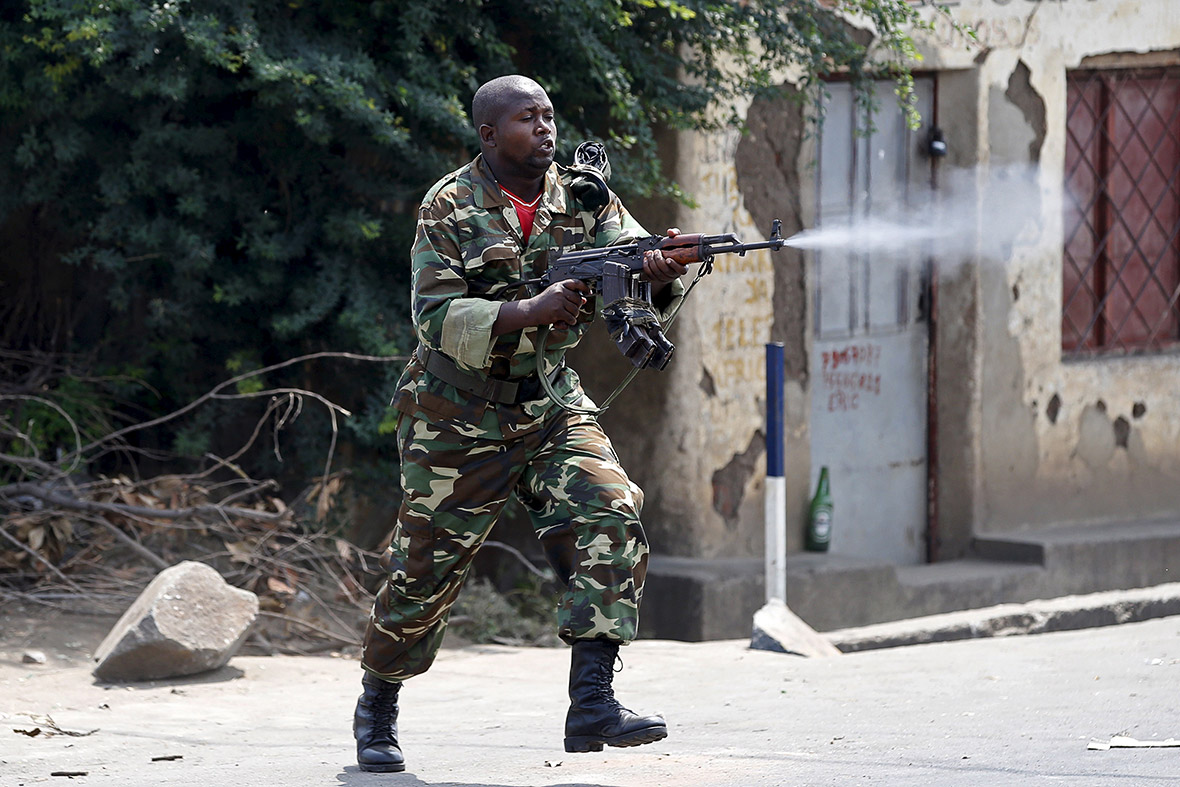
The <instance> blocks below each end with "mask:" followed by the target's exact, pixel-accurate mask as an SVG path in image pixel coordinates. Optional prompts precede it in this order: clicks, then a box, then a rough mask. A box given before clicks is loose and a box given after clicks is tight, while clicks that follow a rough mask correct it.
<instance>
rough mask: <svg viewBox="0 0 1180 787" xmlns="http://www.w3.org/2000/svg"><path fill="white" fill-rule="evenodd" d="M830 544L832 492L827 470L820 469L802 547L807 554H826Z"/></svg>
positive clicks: (824, 468)
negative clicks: (805, 549) (804, 541)
mask: <svg viewBox="0 0 1180 787" xmlns="http://www.w3.org/2000/svg"><path fill="white" fill-rule="evenodd" d="M831 542H832V490H831V489H830V488H829V486H828V468H826V467H821V468H820V471H819V483H817V484H816V486H815V497H813V498H811V513H810V515H809V516H808V517H807V539H806V544H805V545H804V546H805V547H806V548H807V551H809V552H827V551H828V544H830V543H831Z"/></svg>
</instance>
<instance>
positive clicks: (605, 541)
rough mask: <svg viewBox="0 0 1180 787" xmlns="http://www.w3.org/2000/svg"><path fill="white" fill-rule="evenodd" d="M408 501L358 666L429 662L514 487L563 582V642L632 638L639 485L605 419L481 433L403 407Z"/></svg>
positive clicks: (385, 673)
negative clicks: (494, 435)
mask: <svg viewBox="0 0 1180 787" xmlns="http://www.w3.org/2000/svg"><path fill="white" fill-rule="evenodd" d="M398 443H399V447H400V449H401V457H402V469H401V480H402V489H403V494H404V497H403V500H402V506H401V509H400V511H399V512H398V519H397V524H396V526H395V528H394V532H393V537H392V541H391V543H390V545H389V548H388V549H387V550H386V551H385V554H384V555H383V556H382V559H381V562H382V566H383V567H384V568H385V570H386V571H387V572H388V576H387V578H386V581H385V582H384V584H383V585H382V587H381V589H380V591H379V592H378V593H377V597H376V599H375V601H374V603H373V611H372V613H371V615H370V616H369V624H368V628H367V630H366V632H365V642H364V651H363V654H362V664H363V666H364V668H365V669H366V670H368V671H369V672H372V673H374V674H376V675H378V676H379V677H382V678H385V679H387V680H405V679H406V678H409V677H411V676H413V675H419V674H421V673H423V672H425V671H426V670H427V669H429V668H430V665H431V664H432V663H433V662H434V657H435V655H436V654H437V652H438V649H439V647H440V646H441V645H442V639H443V634H444V632H445V630H446V625H447V615H448V613H449V612H450V609H451V606H452V605H453V604H454V603H455V599H456V598H457V597H458V594H459V588H460V586H461V585H462V583H463V579H464V577H465V576H466V575H467V572H468V570H469V569H470V567H471V561H472V559H473V558H474V556H475V553H476V551H477V550H478V549H479V547H480V545H481V544H483V542H484V540H485V539H486V538H487V535H488V533H489V532H490V531H491V529H492V525H494V524H495V522H496V519H497V518H498V517H499V515H500V513H501V512H502V511H503V509H504V505H505V504H506V503H507V501H508V498H509V496H510V495H511V494H513V493H515V494H516V495H517V498H518V499H519V500H520V502H521V503H522V504H523V505H524V507H525V509H526V510H527V511H528V513H529V516H530V518H531V520H532V524H533V528H534V530H535V531H536V534H537V538H538V539H539V540H540V542H541V545H542V548H543V549H544V552H545V556H546V558H547V559H548V560H549V563H550V565H551V566H552V567H553V569H554V571H555V572H556V574H557V577H558V580H559V581H560V582H561V583H562V584H563V585H564V591H563V592H562V594H561V597H560V600H559V601H558V605H557V627H558V635H559V636H560V637H561V638H562V639H563V640H565V641H566V642H571V643H572V642H573V641H575V640H579V639H595V638H605V639H611V640H615V641H617V642H622V643H626V642H629V641H630V640H632V639H633V638H634V637H635V633H636V628H637V626H638V623H639V603H640V599H641V597H642V594H643V580H644V576H645V575H646V573H647V555H648V545H647V538H646V536H645V535H644V533H643V527H642V525H641V524H640V522H639V511H640V508H641V507H642V505H643V493H642V492H641V491H640V489H639V487H638V486H636V485H635V484H633V483H632V482H631V480H630V479H629V478H628V477H627V474H626V472H625V471H624V470H623V468H622V467H621V466H620V465H619V460H618V457H617V456H615V452H614V449H613V447H612V446H611V444H610V440H609V439H608V438H607V436H606V434H605V433H603V431H602V429H601V427H600V426H599V425H598V422H597V421H596V420H595V419H594V418H592V417H589V416H585V415H574V414H569V413H564V412H562V414H561V415H558V416H554V417H552V418H550V419H548V420H547V421H546V424H545V426H543V427H542V428H541V429H539V430H537V431H535V432H532V433H529V434H526V435H522V436H520V437H516V438H513V439H509V440H482V439H479V438H474V437H469V436H464V435H459V434H456V433H454V432H450V431H446V430H443V429H439V428H437V427H434V426H432V425H431V424H430V423H429V422H427V421H422V420H419V419H416V418H413V417H411V416H408V415H402V416H401V419H400V421H399V423H398Z"/></svg>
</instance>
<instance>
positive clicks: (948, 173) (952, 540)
mask: <svg viewBox="0 0 1180 787" xmlns="http://www.w3.org/2000/svg"><path fill="white" fill-rule="evenodd" d="M950 5H951V7H952V12H953V13H954V14H955V16H957V17H958V18H959V19H960V20H962V21H964V22H966V23H967V24H969V25H971V26H972V27H974V28H975V29H976V30H977V31H978V33H979V45H971V46H968V45H966V44H965V42H964V41H963V40H962V39H961V38H959V36H958V34H956V33H955V32H954V31H953V30H951V29H950V28H949V27H948V26H947V25H945V24H943V23H941V22H939V23H938V24H937V25H936V32H935V34H934V35H932V36H930V37H928V39H927V40H925V41H924V42H923V49H924V54H925V56H926V61H925V63H924V67H925V68H928V69H929V70H930V71H932V72H934V73H936V74H937V76H938V105H939V111H938V115H939V117H938V122H939V125H940V126H941V127H942V128H943V130H944V131H945V133H946V137H947V140H948V143H949V146H950V154H949V156H948V157H947V159H945V160H944V162H943V163H942V164H941V165H940V175H939V177H940V178H941V179H943V182H942V183H941V186H942V188H943V190H944V191H945V192H946V193H947V194H948V196H949V198H951V199H953V200H954V201H955V204H956V206H962V205H963V204H964V201H963V197H964V194H968V195H974V197H973V199H974V202H970V200H969V201H968V202H969V205H968V212H969V214H970V215H969V216H968V221H967V222H966V224H967V226H968V228H969V231H970V232H971V233H974V234H975V235H977V236H978V237H977V238H976V243H975V245H974V246H972V244H971V243H966V244H964V243H961V242H960V243H956V244H955V245H954V248H953V249H951V250H949V251H947V252H946V253H945V254H943V255H942V256H941V258H940V260H939V267H938V270H937V273H936V275H937V322H936V324H935V326H934V330H933V335H932V339H933V342H934V359H935V377H936V384H935V400H934V402H933V407H934V411H933V412H934V419H933V420H934V422H935V423H936V425H937V426H936V428H937V440H936V443H935V448H936V453H935V455H933V456H932V457H931V459H932V461H933V462H934V467H935V471H936V475H937V479H938V483H937V495H936V499H935V504H936V505H935V509H936V511H937V517H938V527H939V533H940V548H939V552H938V557H939V559H951V558H955V557H960V556H962V555H964V554H965V553H966V552H967V550H968V549H969V547H970V543H971V539H972V537H973V536H974V535H976V534H981V533H988V532H1003V531H1012V530H1017V529H1021V528H1025V527H1046V526H1051V525H1055V524H1063V523H1079V522H1082V523H1085V522H1101V521H1109V520H1112V519H1117V518H1140V517H1151V516H1157V515H1166V514H1172V515H1175V514H1177V513H1180V399H1177V397H1175V395H1174V393H1173V391H1174V390H1176V388H1177V387H1178V385H1180V356H1177V355H1176V354H1163V355H1154V356H1142V357H1133V358H1122V359H1099V360H1087V361H1069V362H1066V361H1063V360H1062V358H1061V349H1060V348H1061V326H1060V322H1061V298H1062V295H1061V288H1062V277H1061V265H1062V256H1061V255H1062V224H1063V222H1062V209H1061V204H1062V201H1061V197H1062V194H1061V189H1062V185H1061V184H1062V182H1063V177H1064V173H1063V168H1064V151H1065V117H1064V108H1065V100H1066V95H1065V90H1066V82H1065V75H1066V70H1067V69H1070V68H1075V67H1079V66H1082V65H1090V64H1095V63H1102V62H1109V61H1110V59H1111V58H1121V59H1123V60H1124V61H1126V60H1127V59H1128V58H1130V59H1131V60H1132V61H1133V62H1135V63H1138V64H1144V65H1150V64H1154V63H1158V62H1180V56H1178V55H1177V54H1176V52H1177V51H1178V50H1180V3H1176V2H1165V1H1164V0H1158V1H1148V2H1132V1H1131V0H1126V1H1120V0H1040V1H1038V0H1020V1H1019V2H1016V0H960V2H957V3H956V2H952V3H950ZM1144 58H1151V60H1150V62H1148V61H1146V60H1144ZM746 118H747V124H748V127H749V128H748V131H747V133H746V134H745V135H742V134H739V133H738V132H737V131H730V132H725V133H719V134H712V135H697V134H683V135H677V136H675V137H670V138H669V139H668V140H667V141H666V145H665V149H666V152H667V154H668V155H667V157H666V160H667V162H668V175H669V177H673V178H675V179H676V180H677V181H679V182H680V183H682V184H683V185H685V186H686V188H687V189H688V190H689V192H690V193H692V194H693V195H694V197H695V198H696V199H697V200H698V202H699V206H698V207H696V208H694V209H686V208H683V207H676V206H671V205H667V204H664V205H659V206H640V208H641V218H642V219H643V220H644V221H645V222H646V223H647V225H648V226H649V228H650V229H652V230H653V231H662V230H663V229H665V228H666V226H672V225H675V226H680V227H681V228H683V229H685V230H686V231H690V232H691V231H703V232H721V231H735V232H737V234H739V235H740V236H741V237H742V238H743V239H747V240H752V239H761V238H764V237H765V236H766V233H767V230H768V227H769V222H770V220H771V219H772V218H781V219H783V221H784V232H785V233H786V234H788V235H789V234H791V233H792V232H795V231H797V230H798V229H801V228H803V227H807V226H810V222H811V218H812V217H813V215H814V206H813V205H812V202H813V194H814V190H815V182H814V170H813V169H811V167H810V162H811V160H812V158H813V151H812V150H811V147H810V140H809V139H808V137H807V135H806V132H807V127H806V124H805V122H804V120H803V119H802V116H801V109H800V107H799V105H796V104H794V103H792V102H790V101H786V100H779V101H764V100H759V101H756V102H754V103H752V104H751V105H750V106H749V107H748V112H747V114H746ZM1013 178H1015V179H1016V180H1015V181H1012V180H1009V181H1008V182H1007V183H1006V182H1005V179H1013ZM1022 178H1028V179H1031V189H1030V187H1029V186H1030V184H1029V183H1028V182H1026V181H1025V180H1022ZM1009 188H1011V189H1019V190H1021V191H1022V192H1024V193H1027V192H1029V191H1031V192H1032V193H1033V194H1034V195H1035V198H1034V199H1033V200H1032V201H1031V202H1029V203H1028V204H1025V205H1021V207H1020V209H1021V211H1022V212H1021V213H1020V214H1019V215H1018V216H1017V217H1016V218H1017V219H1018V220H1017V221H1014V222H1012V221H1010V222H1009V223H1008V224H1007V225H1006V226H1005V232H1004V233H1001V236H997V235H996V233H994V232H992V231H991V225H990V224H989V221H991V220H992V219H993V218H994V214H995V213H997V212H998V211H1002V210H1003V209H1005V208H1008V209H1011V205H1008V204H1006V203H1007V202H1008V199H1007V191H1006V189H1009ZM807 273H808V271H807V269H806V267H805V265H804V261H803V258H802V255H800V254H798V253H796V252H794V251H790V250H785V251H784V252H782V253H779V254H776V255H774V256H773V257H772V256H771V255H770V254H769V253H768V252H760V253H756V254H752V255H750V256H748V257H746V258H737V257H730V258H725V259H719V260H718V264H717V266H716V270H715V272H714V273H713V274H712V276H710V277H708V278H706V279H705V280H704V281H702V282H701V284H700V286H699V288H698V290H697V291H696V292H695V293H694V295H693V297H692V299H691V300H690V302H689V303H688V304H687V305H686V307H685V308H684V310H683V311H682V313H681V317H680V320H679V323H678V324H677V325H676V326H675V328H674V329H673V330H672V332H671V336H672V338H673V340H674V341H675V342H676V344H677V347H678V349H677V356H676V358H675V360H674V361H673V363H672V365H671V366H670V367H669V368H668V370H666V371H665V372H663V373H659V374H656V373H645V374H644V375H643V376H641V377H640V379H639V380H637V381H636V382H635V383H634V384H633V385H632V387H631V389H630V390H629V391H628V392H627V393H626V394H625V395H624V396H623V397H622V398H621V399H620V400H619V402H618V403H617V404H616V405H615V406H614V408H613V409H612V410H611V411H610V412H609V413H608V414H607V415H606V416H604V418H603V421H604V423H605V425H606V427H607V430H608V432H609V433H610V434H611V435H612V437H613V438H614V439H615V441H616V445H617V446H618V448H619V452H620V454H621V455H622V456H623V459H624V462H625V463H626V464H627V466H628V467H629V469H630V470H631V472H632V474H633V475H634V476H635V478H636V480H638V481H639V482H640V483H641V485H642V486H643V487H644V489H645V492H646V495H647V508H646V512H645V522H646V523H647V526H648V530H649V534H650V535H651V540H652V542H653V546H654V547H655V549H656V550H657V551H658V552H659V553H661V554H664V555H678V556H685V557H694V558H713V557H745V556H750V557H753V556H759V555H761V552H762V544H763V533H762V530H763V522H762V518H763V499H762V495H763V491H762V484H761V478H762V476H763V474H764V472H765V456H764V449H763V441H764V434H763V431H762V430H763V429H764V411H763V408H764V395H765V390H764V389H765V381H764V379H765V378H764V370H763V345H764V343H765V342H767V341H770V340H777V341H782V342H784V344H785V346H786V350H787V359H788V360H787V397H786V403H787V478H788V485H789V486H788V509H789V512H790V519H789V521H788V533H789V535H788V539H789V540H788V547H789V548H790V549H791V550H796V549H798V548H800V547H801V534H802V529H803V527H802V526H803V517H804V511H805V506H806V500H807V497H808V493H809V490H808V489H807V488H806V479H807V478H808V477H809V473H810V456H809V447H808V444H809V431H808V412H809V409H810V399H809V397H810V389H809V370H808V368H807V358H808V347H809V343H810V340H811V339H810V330H809V317H808V314H809V310H810V305H809V292H808V286H807V282H808V279H807ZM575 365H576V366H578V368H580V369H584V370H586V374H584V376H586V377H588V378H589V380H590V382H591V384H592V385H593V390H594V392H595V393H596V394H599V395H604V394H605V393H606V392H607V391H608V390H609V389H610V387H612V386H613V384H614V382H615V381H617V380H618V379H620V378H621V376H622V375H623V374H624V373H625V372H626V365H625V363H624V362H622V361H621V359H619V358H618V357H617V353H616V351H615V350H614V348H613V346H612V345H611V344H610V343H609V341H608V340H607V339H606V337H605V335H602V336H600V337H599V339H598V340H592V341H588V342H585V343H584V344H583V348H580V349H579V355H578V356H577V357H576V359H575Z"/></svg>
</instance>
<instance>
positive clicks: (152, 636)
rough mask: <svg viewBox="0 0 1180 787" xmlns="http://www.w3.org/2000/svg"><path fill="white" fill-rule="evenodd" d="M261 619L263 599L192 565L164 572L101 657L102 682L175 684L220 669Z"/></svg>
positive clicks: (112, 634) (96, 671)
mask: <svg viewBox="0 0 1180 787" xmlns="http://www.w3.org/2000/svg"><path fill="white" fill-rule="evenodd" d="M257 616H258V597H257V596H255V595H254V594H253V593H251V592H250V591H248V590H240V589H238V588H235V587H231V586H230V585H228V584H226V582H225V580H224V579H222V578H221V575H220V574H218V573H217V571H216V570H214V569H213V568H210V567H209V566H207V565H205V564H204V563H197V562H194V561H191V560H186V561H185V562H183V563H178V564H177V565H175V566H172V567H171V568H168V569H165V570H164V571H161V572H160V574H159V575H158V576H157V577H156V578H155V579H153V580H152V582H151V584H150V585H148V586H147V587H146V588H145V589H144V591H143V593H141V594H140V595H139V598H137V599H136V600H135V603H134V604H132V605H131V607H130V608H129V609H128V610H127V611H126V612H125V613H123V617H121V618H119V622H118V623H116V624H115V626H114V628H112V629H111V631H110V633H109V634H107V636H106V639H104V640H103V641H102V644H101V645H99V646H98V650H97V651H95V654H94V659H95V661H97V662H98V666H97V667H95V668H94V675H95V677H97V678H100V679H102V680H116V681H137V680H158V679H161V678H175V677H179V676H182V675H194V674H196V673H198V672H205V671H207V670H212V669H217V668H218V667H221V666H224V665H225V664H226V662H228V661H229V660H230V658H231V657H232V656H233V655H234V653H236V652H237V650H238V648H239V647H240V646H241V644H242V642H243V641H244V640H245V639H246V635H247V634H249V632H250V625H251V624H252V623H253V622H254V619H255V618H256V617H257Z"/></svg>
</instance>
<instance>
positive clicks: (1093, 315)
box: [1061, 68, 1180, 356]
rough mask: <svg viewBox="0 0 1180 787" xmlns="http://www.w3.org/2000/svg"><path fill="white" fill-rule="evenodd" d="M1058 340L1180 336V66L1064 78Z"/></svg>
mask: <svg viewBox="0 0 1180 787" xmlns="http://www.w3.org/2000/svg"><path fill="white" fill-rule="evenodd" d="M1067 101H1068V112H1067V116H1066V152H1065V222H1064V224H1065V243H1064V252H1065V253H1064V264H1063V274H1064V275H1063V285H1064V287H1063V293H1062V296H1063V298H1062V317H1061V344H1062V350H1063V352H1064V353H1065V354H1066V355H1074V356H1078V355H1091V354H1099V353H1114V352H1120V353H1126V352H1142V351H1153V350H1162V349H1166V348H1170V347H1175V346H1177V344H1178V343H1180V308H1178V305H1177V302H1178V301H1180V69H1175V68H1172V69H1146V70H1102V71H1089V70H1087V71H1073V72H1071V73H1070V74H1069V77H1068V92H1067Z"/></svg>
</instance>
